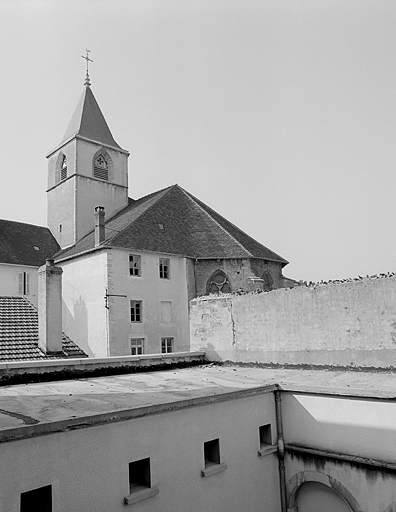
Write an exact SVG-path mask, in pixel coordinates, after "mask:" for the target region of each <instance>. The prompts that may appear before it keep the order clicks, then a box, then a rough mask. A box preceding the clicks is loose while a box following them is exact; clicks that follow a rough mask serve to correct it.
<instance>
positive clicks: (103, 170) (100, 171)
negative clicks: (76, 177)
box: [93, 154, 109, 181]
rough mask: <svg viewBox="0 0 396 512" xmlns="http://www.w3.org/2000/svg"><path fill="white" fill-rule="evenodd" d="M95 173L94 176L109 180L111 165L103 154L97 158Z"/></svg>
mask: <svg viewBox="0 0 396 512" xmlns="http://www.w3.org/2000/svg"><path fill="white" fill-rule="evenodd" d="M93 175H94V178H98V179H100V180H104V181H109V165H108V163H107V161H106V159H105V157H104V156H103V155H102V154H100V155H99V156H97V157H96V159H95V162H94V172H93Z"/></svg>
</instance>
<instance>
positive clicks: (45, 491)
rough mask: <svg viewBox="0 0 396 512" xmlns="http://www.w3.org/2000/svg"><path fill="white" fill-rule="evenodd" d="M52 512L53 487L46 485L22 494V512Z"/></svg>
mask: <svg viewBox="0 0 396 512" xmlns="http://www.w3.org/2000/svg"><path fill="white" fill-rule="evenodd" d="M36 510H37V511H38V510H39V511H40V512H52V486H51V485H46V486H45V487H39V488H37V489H33V490H32V491H27V492H23V493H22V494H21V509H20V512H36Z"/></svg>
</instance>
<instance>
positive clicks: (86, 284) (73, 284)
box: [57, 251, 109, 357]
mask: <svg viewBox="0 0 396 512" xmlns="http://www.w3.org/2000/svg"><path fill="white" fill-rule="evenodd" d="M57 265H58V266H60V267H62V269H63V276H62V278H63V281H62V289H63V292H62V294H63V304H62V324H63V325H62V327H63V331H64V332H65V333H66V334H67V335H68V336H69V337H70V338H71V339H72V340H73V341H74V342H75V343H77V345H78V346H79V347H80V348H81V349H82V350H84V352H86V353H87V354H88V355H89V356H91V357H106V356H108V355H109V354H108V349H107V338H108V327H107V319H108V318H107V309H106V308H105V295H106V288H107V253H106V251H96V252H94V253H92V254H88V255H83V256H80V257H78V258H75V259H73V260H69V261H64V262H61V263H59V264H57Z"/></svg>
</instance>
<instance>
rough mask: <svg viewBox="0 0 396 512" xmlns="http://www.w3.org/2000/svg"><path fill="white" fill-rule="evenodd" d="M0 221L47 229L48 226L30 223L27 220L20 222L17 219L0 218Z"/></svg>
mask: <svg viewBox="0 0 396 512" xmlns="http://www.w3.org/2000/svg"><path fill="white" fill-rule="evenodd" d="M0 222H12V223H13V224H22V225H23V226H32V227H34V228H41V229H48V230H49V227H48V226H39V225H38V224H30V223H29V222H20V221H18V220H9V219H0Z"/></svg>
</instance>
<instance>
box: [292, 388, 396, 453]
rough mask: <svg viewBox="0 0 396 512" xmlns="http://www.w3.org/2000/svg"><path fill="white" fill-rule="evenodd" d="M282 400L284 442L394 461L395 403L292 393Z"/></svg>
mask: <svg viewBox="0 0 396 512" xmlns="http://www.w3.org/2000/svg"><path fill="white" fill-rule="evenodd" d="M282 403H283V416H284V436H285V442H286V444H289V443H290V444H292V445H297V446H303V447H308V448H314V449H315V448H316V449H318V450H327V451H328V450H330V451H333V452H336V453H344V454H348V455H351V456H360V457H366V458H373V459H380V460H383V461H387V462H393V461H394V458H395V456H396V450H395V449H394V448H393V446H394V439H395V435H396V403H394V402H384V401H382V400H370V399H347V398H345V397H343V398H336V397H326V396H313V395H293V394H292V393H285V394H283V396H282ZM291 456H292V457H293V456H294V457H296V454H291Z"/></svg>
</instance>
